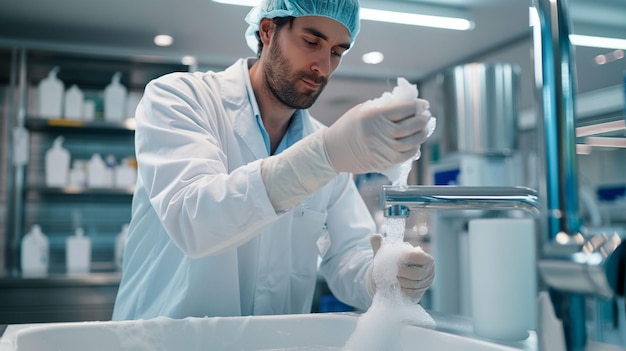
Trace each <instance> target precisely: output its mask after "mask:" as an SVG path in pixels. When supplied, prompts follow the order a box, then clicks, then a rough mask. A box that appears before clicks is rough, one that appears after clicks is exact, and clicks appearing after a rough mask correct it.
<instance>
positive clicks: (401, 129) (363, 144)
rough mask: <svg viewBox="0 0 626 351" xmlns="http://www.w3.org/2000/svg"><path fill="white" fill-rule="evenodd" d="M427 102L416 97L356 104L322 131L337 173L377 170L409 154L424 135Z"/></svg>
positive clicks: (329, 157)
mask: <svg viewBox="0 0 626 351" xmlns="http://www.w3.org/2000/svg"><path fill="white" fill-rule="evenodd" d="M428 108H429V104H428V101H426V100H423V99H417V100H413V101H404V102H396V103H391V104H387V105H384V106H380V107H371V108H363V106H362V104H360V105H357V106H355V107H353V108H352V109H350V110H349V111H348V112H346V113H345V114H344V115H343V116H341V117H340V118H339V119H338V120H337V121H336V122H335V123H334V124H332V125H331V126H330V127H329V128H328V129H326V130H325V133H324V148H325V150H326V155H327V156H328V160H329V161H330V163H331V165H332V166H333V168H334V169H335V170H336V171H337V172H350V173H357V174H361V173H370V172H381V171H383V170H384V169H386V168H387V167H389V166H391V165H393V164H397V163H401V162H403V161H406V160H408V159H409V158H411V157H413V156H414V155H415V154H416V152H417V148H418V146H419V145H420V144H421V143H423V142H424V141H425V140H426V138H427V137H428V135H427V134H428V133H427V130H426V125H427V123H428V120H429V119H430V117H431V115H430V111H429V110H428Z"/></svg>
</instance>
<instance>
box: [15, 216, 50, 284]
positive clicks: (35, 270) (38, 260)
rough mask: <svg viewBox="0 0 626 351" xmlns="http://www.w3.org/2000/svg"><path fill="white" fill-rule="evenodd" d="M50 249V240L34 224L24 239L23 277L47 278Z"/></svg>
mask: <svg viewBox="0 0 626 351" xmlns="http://www.w3.org/2000/svg"><path fill="white" fill-rule="evenodd" d="M49 249H50V244H49V242H48V238H47V237H46V236H45V235H44V234H43V233H42V232H41V227H40V226H39V225H38V224H34V225H33V226H32V228H31V230H30V232H28V233H26V235H24V238H23V239H22V250H21V251H22V252H21V254H22V257H21V265H22V275H24V276H26V277H33V276H45V275H46V274H47V273H48V262H49V257H48V256H49V254H50V251H49Z"/></svg>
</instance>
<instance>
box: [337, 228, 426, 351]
mask: <svg viewBox="0 0 626 351" xmlns="http://www.w3.org/2000/svg"><path fill="white" fill-rule="evenodd" d="M415 249H416V248H414V247H413V246H412V245H411V244H409V243H406V242H402V241H390V240H387V239H386V238H385V239H383V243H382V246H381V247H380V249H379V250H378V252H377V253H376V256H375V257H374V270H373V272H372V279H373V280H374V283H375V284H376V294H375V295H374V299H373V301H372V305H371V306H370V308H369V309H368V310H367V312H365V313H364V314H363V315H361V316H360V317H359V321H358V322H357V327H356V330H355V331H354V333H353V334H352V335H351V336H350V338H349V339H348V342H347V343H346V345H345V348H344V350H345V351H369V350H372V351H376V350H402V349H403V346H402V344H401V341H402V335H401V333H402V328H403V326H404V325H405V324H407V323H410V324H413V325H420V326H426V327H434V326H435V321H434V320H433V319H432V317H431V316H430V315H429V314H428V313H427V312H426V311H425V310H424V308H422V306H420V305H419V304H417V303H415V302H413V301H411V300H410V299H409V298H408V297H406V296H405V295H404V294H403V293H402V290H401V289H400V284H399V282H398V279H397V275H398V266H399V264H401V262H399V259H400V258H401V257H403V256H405V255H406V254H408V253H410V252H412V251H414V250H415ZM418 249H420V250H421V248H418Z"/></svg>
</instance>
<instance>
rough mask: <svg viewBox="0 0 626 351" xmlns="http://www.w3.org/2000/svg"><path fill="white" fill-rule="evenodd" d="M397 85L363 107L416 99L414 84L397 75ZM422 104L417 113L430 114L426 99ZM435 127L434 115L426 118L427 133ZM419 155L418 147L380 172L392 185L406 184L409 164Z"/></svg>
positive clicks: (409, 169) (409, 170) (409, 168)
mask: <svg viewBox="0 0 626 351" xmlns="http://www.w3.org/2000/svg"><path fill="white" fill-rule="evenodd" d="M397 84H398V85H397V86H396V87H395V88H393V90H392V91H391V92H388V91H386V92H384V93H383V94H382V95H381V96H380V97H379V98H376V99H373V100H368V101H366V102H365V103H364V104H363V107H364V108H370V107H381V106H385V105H387V104H390V103H397V102H404V101H413V100H414V101H417V100H418V99H417V96H418V90H417V86H416V85H415V84H411V83H409V81H407V80H406V79H404V78H402V77H398V80H397ZM422 101H423V102H424V103H423V104H418V106H417V109H418V111H417V114H422V115H427V116H430V112H429V111H428V108H429V106H428V102H427V101H426V100H422ZM435 127H436V119H435V118H434V117H432V116H431V117H430V119H429V120H428V124H427V125H426V130H427V135H428V137H430V135H431V134H432V133H433V131H434V130H435ZM420 156H421V151H420V148H419V147H418V149H417V152H416V153H415V155H414V156H413V157H411V158H410V159H408V160H406V161H404V162H402V163H398V164H395V165H392V166H391V167H389V168H387V169H385V170H384V171H383V172H382V174H383V175H385V176H386V177H387V179H389V181H390V182H391V183H392V185H397V186H406V185H407V179H408V177H409V173H410V172H411V166H412V165H413V161H415V160H417V159H419V158H420Z"/></svg>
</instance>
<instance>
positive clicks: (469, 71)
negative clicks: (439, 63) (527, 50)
mask: <svg viewBox="0 0 626 351" xmlns="http://www.w3.org/2000/svg"><path fill="white" fill-rule="evenodd" d="M519 71H520V69H519V67H518V66H514V65H510V64H505V63H470V64H466V65H462V66H457V67H454V68H452V69H450V70H449V71H447V72H445V73H444V76H443V103H444V116H441V117H443V121H442V122H443V123H442V124H443V126H442V127H443V131H442V133H443V134H442V136H443V137H442V140H441V145H440V147H441V153H442V156H443V155H446V154H451V153H461V154H467V153H470V154H509V153H510V152H511V151H513V150H515V149H516V148H517V133H516V129H517V120H518V114H519V111H518V104H519Z"/></svg>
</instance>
